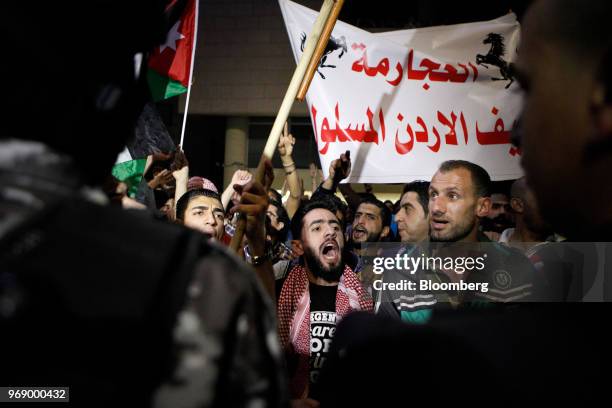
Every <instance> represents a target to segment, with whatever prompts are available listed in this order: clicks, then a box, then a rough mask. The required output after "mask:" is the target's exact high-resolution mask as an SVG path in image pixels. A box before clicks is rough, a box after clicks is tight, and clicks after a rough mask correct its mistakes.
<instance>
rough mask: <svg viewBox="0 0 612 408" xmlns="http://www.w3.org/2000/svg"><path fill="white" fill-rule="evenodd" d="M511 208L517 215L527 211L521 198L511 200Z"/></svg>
mask: <svg viewBox="0 0 612 408" xmlns="http://www.w3.org/2000/svg"><path fill="white" fill-rule="evenodd" d="M510 207H512V211H514V212H515V213H519V214H522V213H523V211H524V209H525V206H524V204H523V200H521V199H520V198H516V197H513V198H511V199H510Z"/></svg>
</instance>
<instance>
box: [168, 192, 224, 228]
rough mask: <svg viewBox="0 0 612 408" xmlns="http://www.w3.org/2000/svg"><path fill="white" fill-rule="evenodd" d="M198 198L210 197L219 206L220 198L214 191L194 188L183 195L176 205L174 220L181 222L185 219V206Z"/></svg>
mask: <svg viewBox="0 0 612 408" xmlns="http://www.w3.org/2000/svg"><path fill="white" fill-rule="evenodd" d="M200 196H203V197H212V198H214V199H216V200H218V201H219V203H220V204H221V197H220V196H219V194H217V193H215V192H214V191H212V190H207V189H204V188H194V189H193V190H189V191H187V192H186V193H185V194H183V195H182V196H181V198H179V200H178V202H177V203H176V219H177V220H181V221H183V220H184V219H185V211H187V206H188V205H189V203H190V202H191V200H193V199H194V198H196V197H200ZM221 207H223V204H221Z"/></svg>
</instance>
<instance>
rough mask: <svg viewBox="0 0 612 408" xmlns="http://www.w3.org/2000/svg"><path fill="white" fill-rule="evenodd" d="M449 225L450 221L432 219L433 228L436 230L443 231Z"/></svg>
mask: <svg viewBox="0 0 612 408" xmlns="http://www.w3.org/2000/svg"><path fill="white" fill-rule="evenodd" d="M447 224H448V220H444V219H435V218H434V219H432V220H431V228H433V229H435V230H441V229H444V228H446V225H447Z"/></svg>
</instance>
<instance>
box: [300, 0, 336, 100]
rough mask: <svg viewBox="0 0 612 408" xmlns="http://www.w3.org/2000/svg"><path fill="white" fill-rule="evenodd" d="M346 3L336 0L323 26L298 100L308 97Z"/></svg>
mask: <svg viewBox="0 0 612 408" xmlns="http://www.w3.org/2000/svg"><path fill="white" fill-rule="evenodd" d="M343 4H344V0H336V3H335V4H334V7H333V8H332V11H331V14H330V15H329V18H328V19H327V22H326V23H325V27H323V32H322V33H321V37H319V41H318V42H317V47H316V49H315V53H314V56H313V57H312V59H311V60H310V63H309V64H308V68H306V74H305V76H304V80H303V81H302V84H301V85H300V89H299V90H298V93H297V97H296V99H297V100H298V101H300V102H301V101H303V100H304V98H305V97H306V92H308V88H310V83H311V82H312V78H313V77H314V74H315V72H316V71H317V68H318V67H319V61H320V60H321V57H322V56H323V52H324V51H325V47H327V42H328V41H329V37H330V36H331V33H332V30H333V29H334V26H335V25H336V20H338V15H339V14H340V10H341V9H342V5H343Z"/></svg>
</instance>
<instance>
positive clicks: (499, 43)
mask: <svg viewBox="0 0 612 408" xmlns="http://www.w3.org/2000/svg"><path fill="white" fill-rule="evenodd" d="M482 43H483V44H491V49H489V52H488V53H487V55H482V54H477V55H476V63H477V64H478V65H482V66H483V67H485V68H489V67H488V66H487V65H485V64H490V65H495V66H496V67H497V68H499V73H500V75H501V78H491V80H492V81H510V82H508V84H507V85H506V89H507V88H508V87H509V86H510V85H512V82H514V76H513V75H512V64H511V63H510V64H509V63H507V62H506V61H505V60H504V52H505V51H506V47H505V46H504V37H502V36H501V35H500V34H497V33H489V35H487V38H485V39H484V40H483V41H482Z"/></svg>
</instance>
